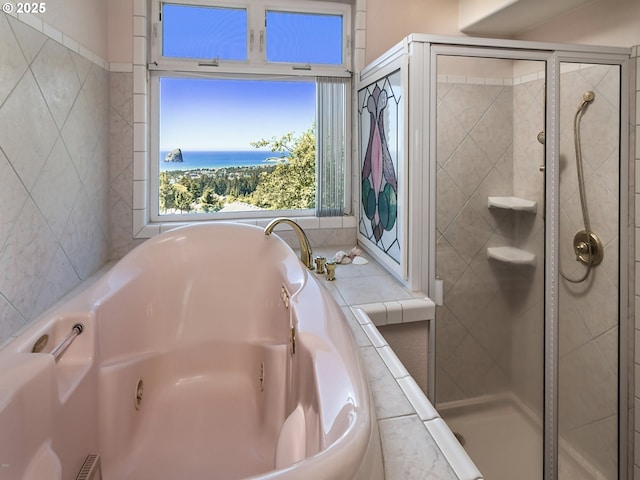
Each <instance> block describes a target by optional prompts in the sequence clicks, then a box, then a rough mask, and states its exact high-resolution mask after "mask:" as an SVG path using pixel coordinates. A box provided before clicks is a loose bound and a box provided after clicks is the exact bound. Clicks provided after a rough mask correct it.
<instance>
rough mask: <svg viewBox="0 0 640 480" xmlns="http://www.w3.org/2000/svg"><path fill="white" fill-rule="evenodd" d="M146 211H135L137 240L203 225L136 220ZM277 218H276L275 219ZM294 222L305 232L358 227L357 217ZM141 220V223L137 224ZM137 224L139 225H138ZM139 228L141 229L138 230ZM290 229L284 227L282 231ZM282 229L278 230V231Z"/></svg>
mask: <svg viewBox="0 0 640 480" xmlns="http://www.w3.org/2000/svg"><path fill="white" fill-rule="evenodd" d="M143 213H144V211H141V210H134V237H135V238H151V237H154V236H156V235H159V234H160V233H163V232H167V231H169V230H173V229H174V228H178V227H183V226H186V225H192V224H197V223H202V222H203V220H193V221H187V222H148V220H147V219H142V218H139V219H136V218H135V217H136V215H140V216H142V214H143ZM274 218H275V217H274ZM288 218H291V219H292V220H294V221H295V222H296V223H297V224H298V225H300V227H301V228H302V229H303V230H337V229H348V228H353V229H355V228H356V227H357V225H358V222H357V220H356V217H355V216H353V215H344V216H341V217H315V216H313V217H295V216H288ZM137 220H139V223H137ZM271 220H273V218H242V219H223V220H206V221H209V222H232V223H244V224H247V225H255V226H258V227H261V228H264V227H266V226H267V224H268V223H269V222H270V221H271ZM136 224H137V225H136ZM136 226H139V228H136ZM287 228H288V227H286V226H283V227H282V229H283V230H284V229H287ZM278 230H280V228H278V227H277V228H276V231H278Z"/></svg>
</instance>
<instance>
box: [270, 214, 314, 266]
mask: <svg viewBox="0 0 640 480" xmlns="http://www.w3.org/2000/svg"><path fill="white" fill-rule="evenodd" d="M280 223H286V224H287V225H289V226H290V227H291V228H293V230H294V232H296V235H297V236H298V241H299V242H300V261H301V262H302V263H304V265H305V267H307V268H308V269H309V270H313V268H314V267H313V261H312V257H313V252H312V250H311V244H310V243H309V239H308V238H307V235H306V234H305V233H304V230H302V227H300V225H298V224H297V223H296V222H294V221H293V220H291V219H290V218H285V217H280V218H274V219H273V220H271V221H270V222H269V224H268V225H267V226H266V227H265V229H264V234H265V235H271V232H273V229H274V228H276V226H277V225H278V224H280Z"/></svg>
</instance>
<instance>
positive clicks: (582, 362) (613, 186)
mask: <svg viewBox="0 0 640 480" xmlns="http://www.w3.org/2000/svg"><path fill="white" fill-rule="evenodd" d="M559 74H560V75H559V88H558V97H557V98H558V105H559V122H558V130H559V132H558V137H556V138H557V139H558V141H559V172H558V174H559V202H558V204H559V205H558V208H559V212H558V217H559V229H558V246H557V251H558V267H559V276H558V292H557V295H558V328H557V332H558V365H557V367H558V370H557V372H558V373H557V375H558V380H557V385H558V400H557V401H558V404H557V405H558V408H557V412H558V414H557V418H558V424H557V429H558V478H559V479H561V480H572V479H574V478H584V479H616V478H619V477H618V459H619V452H618V435H619V431H618V426H619V418H618V412H619V400H620V399H619V391H618V370H619V365H618V359H619V335H620V331H619V327H618V325H619V302H620V296H619V291H620V285H619V278H620V274H619V263H620V261H619V243H620V235H619V232H620V228H619V225H620V208H619V205H620V203H621V202H620V178H621V172H620V164H621V162H620V155H621V151H620V150H621V149H620V93H621V82H620V80H621V67H620V66H619V65H615V66H614V65H605V64H593V63H583V62H578V61H575V62H566V61H562V62H560V63H559ZM623 177H624V176H623ZM620 478H623V477H620Z"/></svg>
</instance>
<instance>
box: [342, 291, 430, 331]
mask: <svg viewBox="0 0 640 480" xmlns="http://www.w3.org/2000/svg"><path fill="white" fill-rule="evenodd" d="M354 308H359V309H361V310H363V311H364V312H365V313H366V314H367V315H368V317H369V318H370V319H371V321H372V322H373V324H374V325H375V326H378V327H379V326H381V325H392V324H398V323H410V322H420V321H424V320H433V319H435V317H436V304H435V303H434V302H433V300H431V299H430V298H429V297H424V298H412V299H407V300H394V301H392V302H377V303H368V304H364V305H354Z"/></svg>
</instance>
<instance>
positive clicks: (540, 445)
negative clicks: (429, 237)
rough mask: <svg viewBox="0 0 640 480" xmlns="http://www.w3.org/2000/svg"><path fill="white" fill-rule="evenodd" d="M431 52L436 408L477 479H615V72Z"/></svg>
mask: <svg viewBox="0 0 640 480" xmlns="http://www.w3.org/2000/svg"><path fill="white" fill-rule="evenodd" d="M431 52H432V53H431V59H430V65H431V70H430V74H431V85H432V86H435V88H434V89H433V90H432V91H433V92H434V93H432V96H431V101H432V103H433V104H434V105H435V107H432V110H431V119H432V124H433V125H435V127H434V128H433V127H432V131H431V134H432V135H434V136H435V139H436V144H435V148H433V147H432V149H431V154H432V156H433V157H434V158H435V159H436V162H435V163H436V167H435V174H436V181H435V185H436V187H435V188H436V234H435V240H436V248H435V250H436V254H435V259H436V261H435V276H436V278H438V277H439V278H440V279H441V280H442V281H443V290H444V301H443V304H442V305H441V306H438V307H437V310H436V321H435V327H434V329H435V341H434V343H435V367H434V370H435V375H434V377H435V394H434V395H433V394H432V395H433V398H432V400H434V401H435V405H436V408H437V409H438V411H439V412H440V414H441V416H442V418H443V419H444V420H445V421H446V422H447V424H448V425H449V426H450V428H451V429H452V430H453V431H454V433H455V434H456V436H457V437H458V439H459V441H460V442H461V443H462V444H463V445H464V448H465V450H466V451H467V453H468V454H469V455H470V457H471V458H472V459H473V460H474V462H475V463H476V465H477V466H478V468H479V469H480V471H481V472H482V473H483V475H484V477H485V478H487V479H488V480H511V479H514V478H518V479H519V480H542V479H545V480H558V479H559V480H574V479H578V478H580V479H586V480H591V479H594V480H596V479H597V480H601V479H606V480H615V479H626V478H628V474H629V472H630V470H631V469H630V468H629V465H628V462H629V459H630V458H632V457H633V452H628V448H629V447H628V445H632V444H633V443H632V442H631V441H629V438H628V435H630V430H629V428H628V424H629V422H628V399H629V386H628V373H627V372H628V371H629V367H628V364H627V363H628V352H629V351H630V350H629V349H630V346H629V342H630V341H632V339H633V332H632V331H631V332H630V331H629V328H632V327H630V325H631V322H628V321H627V318H628V308H629V306H628V303H629V301H628V299H629V297H630V292H629V288H630V287H629V285H630V282H629V281H628V268H629V267H628V265H627V263H628V262H627V259H628V251H629V247H628V239H629V238H631V237H630V236H629V235H628V233H629V232H627V228H628V227H627V226H626V225H627V222H628V198H629V185H628V157H629V152H628V145H625V143H624V142H621V138H624V136H621V132H625V131H626V130H627V129H628V123H627V120H625V119H628V117H629V107H628V103H629V101H628V80H626V79H627V77H628V73H627V69H628V65H627V63H626V57H624V56H622V55H617V54H604V53H603V54H599V53H589V54H587V53H583V52H578V53H574V54H570V53H566V52H562V51H551V50H549V51H547V50H509V49H508V48H505V49H496V48H490V47H471V46H467V47H463V46H445V45H432V46H431ZM625 92H627V93H625ZM621 225H622V227H621ZM621 232H622V234H621ZM621 259H622V263H621ZM631 288H633V285H632V283H631ZM631 293H632V292H631ZM629 339H631V340H629ZM621 445H622V447H620V446H621Z"/></svg>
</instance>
